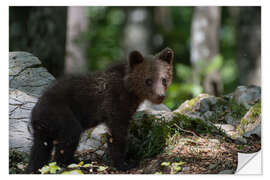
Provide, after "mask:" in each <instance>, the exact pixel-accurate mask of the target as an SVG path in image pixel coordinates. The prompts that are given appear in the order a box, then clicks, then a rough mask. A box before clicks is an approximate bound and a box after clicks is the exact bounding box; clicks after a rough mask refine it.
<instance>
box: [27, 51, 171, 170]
mask: <svg viewBox="0 0 270 180" xmlns="http://www.w3.org/2000/svg"><path fill="white" fill-rule="evenodd" d="M173 56H174V53H173V51H172V50H171V49H170V48H165V49H163V50H162V51H161V52H159V53H157V54H156V55H149V56H143V55H142V54H141V53H140V52H138V51H133V52H131V53H130V54H129V58H128V61H127V62H123V63H117V64H114V65H112V66H110V67H109V68H107V69H106V70H105V71H104V72H96V73H93V74H91V75H77V76H69V77H64V78H62V79H59V80H57V81H56V82H55V83H54V84H53V85H52V86H50V87H49V88H48V89H47V90H46V91H45V92H44V94H43V95H42V96H41V97H40V99H39V101H38V102H37V104H36V105H35V107H34V108H33V110H32V114H31V125H32V128H33V146H32V149H31V154H30V162H29V166H28V172H29V173H36V172H37V171H38V169H40V168H41V167H42V166H44V165H45V164H47V163H48V161H49V160H50V157H51V153H52V150H53V147H54V148H55V155H54V158H55V159H54V160H55V161H56V162H57V164H60V165H68V164H71V163H73V162H74V157H73V156H74V152H75V151H76V148H77V146H78V143H79V140H80V135H81V133H82V132H83V131H85V130H87V129H89V128H93V127H95V126H97V125H99V124H100V123H105V124H106V125H107V127H108V129H109V132H110V135H111V138H112V141H111V140H110V141H108V142H107V143H108V150H109V155H110V157H111V159H112V162H113V166H114V167H116V168H117V169H119V170H127V169H128V168H130V167H129V165H128V164H127V163H126V162H125V147H126V144H127V133H128V127H129V121H130V120H131V118H132V116H133V114H134V113H135V112H136V109H137V108H138V106H139V104H140V103H142V102H143V101H144V100H146V99H148V100H150V101H151V102H152V103H154V104H160V103H162V101H163V100H164V98H165V92H166V89H167V88H168V86H169V85H170V83H171V80H172V71H173Z"/></svg>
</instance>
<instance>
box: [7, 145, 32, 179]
mask: <svg viewBox="0 0 270 180" xmlns="http://www.w3.org/2000/svg"><path fill="white" fill-rule="evenodd" d="M28 161H29V156H28V154H27V153H24V152H19V151H17V150H13V149H11V150H9V173H10V174H24V173H25V172H24V171H25V168H20V165H21V166H22V167H26V164H27V163H28Z"/></svg>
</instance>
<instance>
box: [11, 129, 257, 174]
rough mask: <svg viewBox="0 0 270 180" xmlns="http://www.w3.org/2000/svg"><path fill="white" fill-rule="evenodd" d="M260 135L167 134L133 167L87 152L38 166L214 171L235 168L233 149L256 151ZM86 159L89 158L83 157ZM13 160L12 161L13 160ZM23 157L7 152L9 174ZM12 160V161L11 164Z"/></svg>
mask: <svg viewBox="0 0 270 180" xmlns="http://www.w3.org/2000/svg"><path fill="white" fill-rule="evenodd" d="M260 148H261V142H260V138H259V137H256V136H252V137H250V138H249V139H248V143H247V144H246V145H239V144H235V143H233V142H232V141H230V140H228V139H226V138H224V137H223V136H220V135H211V134H204V135H202V134H201V135H200V136H197V135H195V134H192V133H187V132H183V133H179V134H175V135H174V136H171V137H170V143H169V144H168V143H167V144H166V147H164V151H163V152H162V153H160V154H158V155H156V156H154V157H151V158H146V159H143V160H141V161H140V163H139V165H138V166H137V167H136V168H133V169H131V170H128V171H118V170H116V169H115V168H113V167H112V166H110V163H109V162H108V160H106V158H104V157H102V156H98V155H95V156H93V155H92V153H91V152H87V151H85V152H83V153H80V154H77V155H76V156H77V159H79V160H84V161H81V162H80V163H78V164H71V165H69V166H68V167H65V168H61V167H58V166H57V165H56V163H54V162H53V163H50V164H49V165H46V166H44V167H43V168H42V169H41V171H40V172H41V173H44V174H216V173H219V172H220V171H222V170H227V169H230V170H233V171H235V170H236V168H237V152H242V153H251V152H257V151H258V150H260ZM87 158H90V159H87ZM15 159H16V160H15ZM26 160H27V158H26V156H25V155H24V154H21V155H20V154H18V153H15V151H13V152H12V153H10V166H9V167H10V173H11V174H15V173H23V171H24V169H25V167H26V165H27V164H26V163H25V161H26ZM11 161H12V163H11Z"/></svg>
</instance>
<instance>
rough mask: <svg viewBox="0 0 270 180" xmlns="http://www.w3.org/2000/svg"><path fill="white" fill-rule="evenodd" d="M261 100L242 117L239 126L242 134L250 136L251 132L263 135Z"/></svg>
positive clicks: (239, 131)
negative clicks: (261, 127)
mask: <svg viewBox="0 0 270 180" xmlns="http://www.w3.org/2000/svg"><path fill="white" fill-rule="evenodd" d="M260 126H261V101H259V102H257V103H256V104H255V105H253V106H252V107H251V108H250V109H249V111H248V112H247V113H246V114H245V116H244V117H243V118H242V119H241V121H240V124H239V125H238V127H237V130H238V133H239V135H240V136H246V137H248V136H250V135H251V134H257V135H258V136H261V134H260V133H261V130H260Z"/></svg>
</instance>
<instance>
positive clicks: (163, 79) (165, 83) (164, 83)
mask: <svg viewBox="0 0 270 180" xmlns="http://www.w3.org/2000/svg"><path fill="white" fill-rule="evenodd" d="M162 84H163V86H167V80H166V79H165V78H162Z"/></svg>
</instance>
